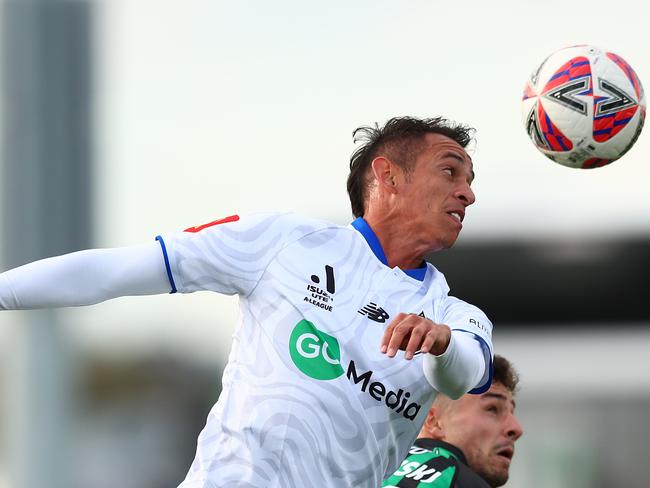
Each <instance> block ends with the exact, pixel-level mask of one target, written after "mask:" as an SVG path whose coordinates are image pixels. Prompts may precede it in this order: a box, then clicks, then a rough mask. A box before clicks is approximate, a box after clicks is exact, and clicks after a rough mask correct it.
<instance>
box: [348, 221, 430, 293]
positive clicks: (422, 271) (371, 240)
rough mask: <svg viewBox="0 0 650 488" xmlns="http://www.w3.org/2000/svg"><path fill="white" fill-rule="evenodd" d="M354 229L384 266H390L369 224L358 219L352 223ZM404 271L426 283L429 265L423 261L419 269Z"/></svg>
mask: <svg viewBox="0 0 650 488" xmlns="http://www.w3.org/2000/svg"><path fill="white" fill-rule="evenodd" d="M352 227H354V228H355V229H357V230H358V231H359V232H360V233H361V235H362V236H363V237H364V239H365V240H366V242H367V243H368V245H369V246H370V249H371V250H372V252H373V253H374V254H375V256H376V257H377V259H379V260H380V261H381V262H382V263H383V264H384V265H386V266H388V261H386V255H385V254H384V250H383V249H382V247H381V243H380V242H379V239H378V238H377V235H376V234H375V232H374V231H373V230H372V229H371V228H370V226H369V225H368V222H366V221H365V220H364V218H363V217H358V218H357V219H356V220H354V221H353V222H352ZM402 271H403V272H404V273H406V274H407V275H409V276H410V277H411V278H415V279H416V280H418V281H424V277H425V276H426V274H427V263H426V262H424V261H423V262H422V266H420V267H419V268H415V269H403V270H402Z"/></svg>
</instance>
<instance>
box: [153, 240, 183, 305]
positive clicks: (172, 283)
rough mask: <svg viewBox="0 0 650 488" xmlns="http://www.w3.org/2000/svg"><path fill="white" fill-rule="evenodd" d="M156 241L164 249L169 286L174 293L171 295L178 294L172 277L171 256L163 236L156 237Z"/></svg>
mask: <svg viewBox="0 0 650 488" xmlns="http://www.w3.org/2000/svg"><path fill="white" fill-rule="evenodd" d="M156 240H157V241H158V243H159V244H160V248H161V249H162V253H163V258H165V268H166V269H167V278H169V284H170V285H171V287H172V291H170V292H169V293H176V292H177V291H178V290H176V283H174V276H173V275H172V269H171V267H170V266H169V255H168V254H167V247H166V246H165V241H164V240H163V238H162V236H156Z"/></svg>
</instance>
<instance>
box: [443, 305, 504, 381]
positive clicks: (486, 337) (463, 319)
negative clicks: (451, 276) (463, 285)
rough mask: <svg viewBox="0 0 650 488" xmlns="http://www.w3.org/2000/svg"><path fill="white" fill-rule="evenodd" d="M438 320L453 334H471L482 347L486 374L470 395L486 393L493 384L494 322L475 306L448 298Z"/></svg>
mask: <svg viewBox="0 0 650 488" xmlns="http://www.w3.org/2000/svg"><path fill="white" fill-rule="evenodd" d="M438 320H439V322H440V323H443V324H446V325H448V326H449V327H451V329H452V331H453V333H463V334H470V335H471V336H472V337H473V338H474V339H475V340H476V341H477V342H478V343H479V344H480V347H481V351H482V353H483V358H484V361H485V372H484V373H483V377H482V378H481V379H480V380H479V382H478V383H477V384H476V386H475V387H474V388H473V389H472V390H470V391H469V393H474V394H480V393H484V392H486V391H487V390H488V389H489V388H490V385H491V383H492V369H493V367H492V358H493V356H494V350H493V347H492V322H490V320H489V319H488V318H487V316H486V315H485V314H484V313H483V311H481V309H479V308H478V307H475V306H474V305H471V304H469V303H467V302H464V301H462V300H459V299H458V298H455V297H451V296H448V297H447V298H446V299H445V301H444V302H443V307H442V310H441V311H440V314H439V317H438Z"/></svg>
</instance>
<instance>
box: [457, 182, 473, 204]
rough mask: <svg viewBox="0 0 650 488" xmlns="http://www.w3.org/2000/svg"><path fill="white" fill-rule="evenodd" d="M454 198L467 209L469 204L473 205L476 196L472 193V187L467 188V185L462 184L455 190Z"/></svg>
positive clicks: (465, 183)
mask: <svg viewBox="0 0 650 488" xmlns="http://www.w3.org/2000/svg"><path fill="white" fill-rule="evenodd" d="M454 196H455V197H456V198H457V199H458V200H460V201H461V202H463V205H465V206H466V207H469V206H470V205H471V204H473V203H474V202H475V201H476V195H474V192H473V191H472V187H471V186H469V183H467V182H464V183H462V184H461V185H460V186H459V187H458V188H457V189H456V192H455V194H454Z"/></svg>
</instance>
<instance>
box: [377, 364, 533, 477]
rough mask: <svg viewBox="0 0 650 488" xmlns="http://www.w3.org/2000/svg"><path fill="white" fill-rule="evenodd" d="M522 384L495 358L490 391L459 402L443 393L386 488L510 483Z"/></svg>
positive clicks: (511, 371) (511, 367)
mask: <svg viewBox="0 0 650 488" xmlns="http://www.w3.org/2000/svg"><path fill="white" fill-rule="evenodd" d="M518 382H519V377H518V375H517V372H516V371H515V370H514V368H513V366H512V364H511V363H510V362H509V361H508V360H507V359H505V358H504V357H502V356H499V355H495V356H494V377H493V379H492V386H491V387H490V389H489V390H488V391H486V392H485V393H483V394H481V395H464V396H462V397H461V398H460V399H458V400H451V399H450V398H449V397H447V396H445V395H444V394H438V396H437V397H436V399H435V400H434V401H433V405H432V407H431V409H430V410H429V413H428V415H427V419H426V421H425V422H424V426H423V427H422V430H421V431H420V434H419V435H418V439H417V440H416V441H415V445H414V446H413V447H412V448H411V450H410V451H409V456H408V457H407V458H406V459H405V460H404V461H402V465H401V466H400V468H399V469H398V470H397V471H396V472H395V473H393V475H392V476H391V477H390V478H388V479H387V480H386V481H384V484H383V485H382V486H384V487H387V488H390V487H393V488H394V487H400V488H409V487H410V488H415V487H425V486H427V487H431V488H490V487H491V488H496V487H498V486H503V485H504V484H506V482H507V481H508V472H509V469H510V462H511V461H512V457H513V455H514V453H515V442H516V441H517V440H518V439H519V438H520V437H521V435H522V433H523V429H522V427H521V424H520V423H519V421H518V420H517V418H516V417H515V401H514V400H513V396H514V394H515V392H516V390H517V384H518Z"/></svg>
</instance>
